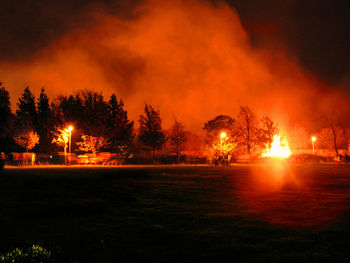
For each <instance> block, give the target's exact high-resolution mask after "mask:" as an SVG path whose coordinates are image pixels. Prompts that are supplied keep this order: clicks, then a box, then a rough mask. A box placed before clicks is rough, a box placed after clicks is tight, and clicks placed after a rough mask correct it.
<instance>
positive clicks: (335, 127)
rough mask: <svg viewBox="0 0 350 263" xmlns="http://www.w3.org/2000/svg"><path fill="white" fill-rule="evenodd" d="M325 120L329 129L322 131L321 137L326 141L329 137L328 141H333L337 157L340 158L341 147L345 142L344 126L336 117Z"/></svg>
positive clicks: (327, 117)
mask: <svg viewBox="0 0 350 263" xmlns="http://www.w3.org/2000/svg"><path fill="white" fill-rule="evenodd" d="M325 119H326V125H327V128H324V129H323V131H322V130H321V136H322V137H323V138H324V139H325V140H327V139H326V137H328V141H331V144H332V145H333V149H334V151H335V154H336V156H339V147H340V145H341V144H342V142H343V141H344V134H345V129H344V126H343V125H342V123H341V122H340V121H339V120H337V119H336V118H335V117H329V116H326V117H325Z"/></svg>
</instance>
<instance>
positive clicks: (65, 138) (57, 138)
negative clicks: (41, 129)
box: [51, 128, 69, 155]
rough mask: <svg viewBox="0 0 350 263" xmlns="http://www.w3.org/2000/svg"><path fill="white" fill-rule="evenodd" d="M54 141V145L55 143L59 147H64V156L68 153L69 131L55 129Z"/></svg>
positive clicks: (53, 132)
mask: <svg viewBox="0 0 350 263" xmlns="http://www.w3.org/2000/svg"><path fill="white" fill-rule="evenodd" d="M52 134H53V139H52V141H51V142H52V143H55V144H56V145H57V146H58V147H62V148H63V150H64V154H65V155H66V153H67V147H68V143H69V130H67V129H61V128H55V129H54V130H53V131H52Z"/></svg>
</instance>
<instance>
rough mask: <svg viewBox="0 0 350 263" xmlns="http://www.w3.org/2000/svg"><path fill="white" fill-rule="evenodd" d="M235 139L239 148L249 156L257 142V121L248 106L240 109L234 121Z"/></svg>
mask: <svg viewBox="0 0 350 263" xmlns="http://www.w3.org/2000/svg"><path fill="white" fill-rule="evenodd" d="M236 130H237V139H238V142H239V144H240V145H241V146H243V147H245V148H246V150H247V153H248V154H250V153H251V150H252V148H253V147H254V146H255V145H256V144H257V143H258V142H259V138H258V120H257V118H256V116H255V114H254V113H253V112H252V111H251V109H250V108H249V107H248V106H244V107H242V106H241V107H240V111H239V114H238V116H237V120H236Z"/></svg>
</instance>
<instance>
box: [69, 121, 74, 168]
mask: <svg viewBox="0 0 350 263" xmlns="http://www.w3.org/2000/svg"><path fill="white" fill-rule="evenodd" d="M72 130H73V126H72V125H69V126H68V132H69V164H70V162H71V159H72V157H71V153H72Z"/></svg>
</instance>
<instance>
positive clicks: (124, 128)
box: [107, 94, 134, 152]
mask: <svg viewBox="0 0 350 263" xmlns="http://www.w3.org/2000/svg"><path fill="white" fill-rule="evenodd" d="M107 129H108V133H109V142H110V145H111V148H112V150H113V151H115V152H118V151H120V149H121V148H125V147H124V146H125V145H127V144H129V143H130V142H131V140H132V139H133V137H134V134H133V131H134V122H133V121H130V120H129V119H128V112H127V111H126V110H124V103H123V101H122V100H119V102H118V100H117V97H116V96H115V94H112V96H111V98H110V100H109V103H108V116H107Z"/></svg>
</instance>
